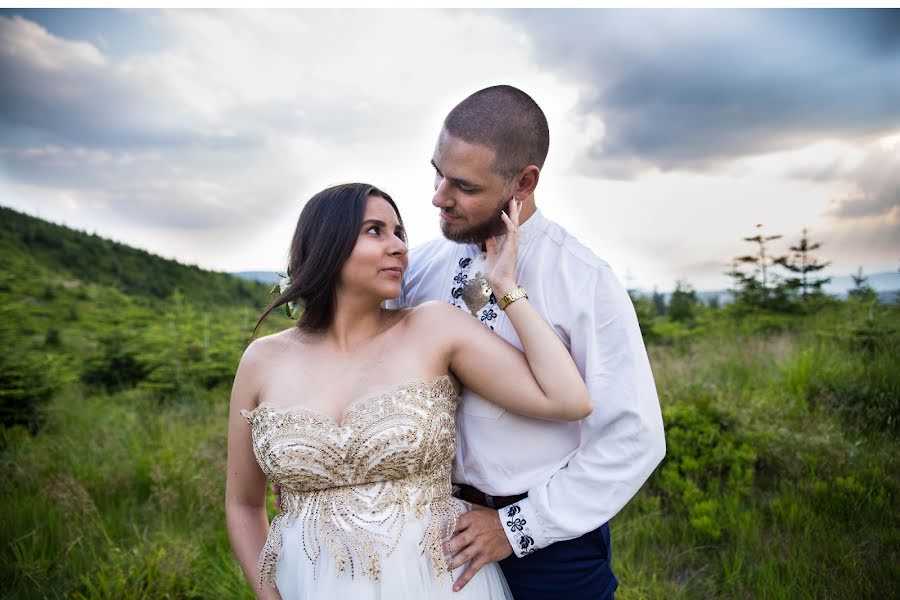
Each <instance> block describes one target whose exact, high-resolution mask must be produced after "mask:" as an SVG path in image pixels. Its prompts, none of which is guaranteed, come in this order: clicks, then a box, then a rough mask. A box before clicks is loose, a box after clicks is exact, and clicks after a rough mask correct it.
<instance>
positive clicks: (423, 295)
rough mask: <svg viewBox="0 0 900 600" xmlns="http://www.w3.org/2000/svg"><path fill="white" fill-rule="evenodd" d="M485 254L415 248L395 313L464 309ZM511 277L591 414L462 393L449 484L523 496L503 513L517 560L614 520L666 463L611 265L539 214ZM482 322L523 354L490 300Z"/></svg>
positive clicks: (470, 249)
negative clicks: (549, 414)
mask: <svg viewBox="0 0 900 600" xmlns="http://www.w3.org/2000/svg"><path fill="white" fill-rule="evenodd" d="M479 255H480V249H479V248H478V247H477V246H475V245H472V244H456V243H453V242H450V241H448V240H446V239H444V238H437V239H434V240H431V241H429V242H427V243H425V244H423V245H421V246H419V247H417V248H414V249H413V250H411V251H410V263H409V268H408V270H407V272H406V274H405V276H404V282H403V292H402V294H401V296H400V298H398V299H397V300H396V301H395V302H394V305H395V306H399V307H405V306H416V305H418V304H421V303H423V302H426V301H429V300H445V301H447V302H450V303H452V304H455V305H456V306H459V307H460V308H461V309H462V310H466V311H468V309H467V308H466V306H465V304H464V303H463V300H462V298H461V297H460V294H461V288H462V284H463V283H464V282H465V281H466V280H467V279H468V278H469V277H472V276H474V273H471V272H470V268H471V267H472V266H473V264H477V261H476V260H475V259H477V258H478V257H479ZM516 279H517V281H518V282H519V284H520V285H521V286H522V287H524V288H525V290H526V291H527V292H528V299H529V301H530V302H531V303H532V305H533V306H534V307H535V309H536V310H537V311H538V312H539V313H540V314H541V315H542V316H543V317H544V318H545V319H547V321H548V322H549V323H550V324H551V325H552V326H553V328H554V330H555V331H556V333H557V335H559V337H560V339H561V340H562V341H563V343H564V344H565V345H566V347H567V348H568V349H569V351H570V353H571V354H572V357H573V358H574V360H575V363H576V365H577V366H578V370H579V371H580V372H581V374H582V376H583V377H584V379H585V382H586V383H587V386H588V390H589V392H590V394H591V398H592V399H593V402H594V412H593V413H592V414H591V415H590V416H589V417H588V418H586V419H584V420H582V421H579V422H576V423H558V422H551V421H544V420H540V419H533V418H529V417H523V416H520V415H517V414H513V413H509V412H506V411H505V410H504V409H502V408H500V407H498V406H496V405H494V404H491V403H490V402H488V401H486V400H485V399H483V398H481V397H480V396H478V395H476V394H474V393H473V392H471V391H469V390H464V391H463V394H462V396H461V399H460V406H459V410H458V412H457V429H456V438H457V452H456V459H455V461H454V466H453V481H454V483H466V484H469V485H471V486H474V487H476V488H478V489H480V490H481V491H483V492H485V493H486V494H490V495H492V496H511V495H515V494H521V493H523V492H528V497H527V498H524V499H523V500H521V501H519V502H517V503H515V504H513V505H511V506H509V507H506V508H504V509H501V510H500V518H501V522H502V523H503V525H504V529H505V531H506V534H507V537H508V538H509V541H510V544H511V545H512V547H513V550H514V552H515V554H516V556H524V555H526V554H529V553H531V552H533V551H534V550H536V549H538V548H543V547H545V546H548V545H550V544H552V543H554V542H558V541H562V540H568V539H572V538H575V537H578V536H581V535H583V534H585V533H587V532H589V531H592V530H593V529H596V528H597V527H599V526H600V525H602V524H603V523H606V522H607V521H608V520H609V519H611V518H612V517H613V516H614V515H615V514H616V513H618V512H619V510H621V509H622V507H623V506H624V505H625V504H626V503H627V502H628V501H629V500H630V499H631V498H632V497H633V496H634V494H635V493H637V491H638V490H639V489H640V487H641V485H643V483H644V482H645V481H646V479H647V478H648V477H649V476H650V473H652V471H653V469H654V468H656V466H657V465H658V464H659V462H660V461H661V460H662V458H663V456H664V454H665V439H664V434H663V424H662V416H661V414H660V408H659V401H658V398H657V394H656V387H655V385H654V382H653V375H652V373H651V371H650V364H649V361H648V360H647V353H646V350H645V348H644V343H643V339H642V338H641V334H640V329H639V327H638V322H637V318H636V317H635V312H634V307H633V305H632V303H631V300H630V298H629V297H628V294H627V292H626V291H625V289H624V288H623V287H622V285H621V284H620V283H619V281H618V279H617V278H616V277H615V275H614V274H613V272H612V270H611V269H610V267H609V265H608V264H607V263H606V262H604V261H603V260H601V259H599V258H598V257H597V256H596V255H594V253H593V252H591V251H590V250H589V249H587V248H586V247H585V246H583V245H582V244H581V243H580V242H579V241H578V240H576V239H575V238H574V237H573V236H571V235H570V234H569V233H568V232H566V231H565V230H564V229H563V228H562V227H560V226H559V225H558V224H556V223H554V222H552V221H550V220H549V219H547V218H546V217H544V215H543V214H542V213H541V212H540V211H537V212H536V213H535V214H533V215H532V216H531V217H530V218H529V219H528V220H527V221H525V222H524V223H523V224H522V225H521V228H520V235H519V256H518V261H517V266H516ZM477 318H478V319H479V320H480V321H481V322H483V323H484V324H485V325H486V326H488V327H490V328H491V329H492V330H494V332H495V333H497V334H498V335H500V336H502V337H503V338H504V339H506V340H507V341H509V342H510V343H511V344H513V345H515V346H516V347H518V348H520V349H521V348H522V344H521V343H520V341H519V338H518V336H517V335H516V332H515V330H514V329H513V327H512V324H511V323H510V322H509V321H508V319H507V318H506V315H505V313H504V312H503V311H501V310H499V309H498V308H497V306H496V300H495V299H494V298H491V301H490V302H488V304H487V305H485V306H484V307H483V308H482V309H481V310H480V311H479V312H478V315H477Z"/></svg>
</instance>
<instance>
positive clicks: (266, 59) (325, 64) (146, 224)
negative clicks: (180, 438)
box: [0, 10, 900, 289]
mask: <svg viewBox="0 0 900 600" xmlns="http://www.w3.org/2000/svg"><path fill="white" fill-rule="evenodd" d="M148 18H149V17H148ZM152 18H153V19H154V20H155V21H156V25H157V26H158V27H159V28H160V29H162V30H164V31H165V32H166V36H167V39H168V40H169V42H168V46H167V47H166V48H165V49H164V50H162V51H156V50H154V51H153V52H149V51H147V52H143V53H137V52H132V53H121V54H119V55H116V56H120V58H116V57H114V56H113V55H112V54H109V53H107V50H106V49H105V48H101V47H99V46H94V45H91V44H89V43H87V42H80V41H78V42H76V41H72V40H67V39H63V38H60V37H58V36H55V35H53V34H51V33H48V32H47V31H46V30H44V29H43V28H42V27H40V26H39V25H36V24H35V23H31V22H28V21H25V20H22V19H17V18H13V19H10V18H6V17H0V33H2V34H3V35H2V40H0V76H2V79H3V82H4V85H3V86H0V88H2V89H0V106H2V107H3V115H2V117H0V133H2V134H3V137H2V140H3V141H2V142H0V145H2V147H0V202H2V203H4V204H8V205H12V206H15V207H18V208H22V209H25V210H27V211H28V212H31V213H35V212H39V213H40V215H41V216H42V217H44V218H50V219H51V220H63V221H65V222H67V223H70V224H72V225H74V226H76V227H79V228H82V229H87V230H89V231H97V232H99V233H100V234H102V235H107V236H110V237H113V238H115V239H118V240H120V241H125V242H126V243H131V244H135V245H138V246H140V247H143V248H146V249H149V250H151V251H153V252H157V253H160V254H162V255H164V256H177V257H178V258H179V259H180V260H182V261H184V262H188V263H196V264H200V265H202V266H206V267H210V268H216V269H220V270H255V269H259V268H272V269H276V268H281V267H283V260H284V255H285V251H286V249H287V245H288V243H289V240H290V237H291V232H292V230H293V227H294V224H295V221H296V218H297V215H298V214H299V210H300V207H301V204H302V201H303V200H304V199H306V198H308V197H310V196H311V195H312V194H313V193H315V192H316V191H318V190H320V189H322V188H323V187H325V186H327V185H330V184H333V183H336V182H340V181H351V180H356V181H369V182H371V183H373V184H375V185H378V186H379V187H382V188H384V189H385V190H386V191H387V192H389V193H391V194H392V195H393V196H394V198H395V199H396V200H397V202H398V204H399V206H400V209H401V211H402V213H403V215H404V218H405V220H406V222H407V226H408V229H409V230H410V238H411V242H412V243H413V245H415V244H417V243H420V242H422V241H424V240H426V239H428V238H431V237H433V236H434V235H437V234H438V228H437V215H436V212H435V209H434V208H433V207H432V206H431V204H430V200H431V195H432V188H431V185H432V170H431V167H430V166H429V163H428V161H429V159H430V157H431V153H432V150H433V144H434V141H435V138H436V135H437V132H438V129H439V127H440V122H441V120H442V118H443V117H444V115H445V114H446V113H447V111H449V110H450V109H451V108H452V107H453V106H454V105H455V104H456V103H457V102H458V101H460V100H461V99H462V98H464V97H465V96H466V95H468V94H469V93H471V92H473V91H475V90H477V89H479V88H482V87H485V86H488V85H492V84H496V83H500V82H504V83H510V84H512V85H516V86H518V87H521V88H522V89H524V90H526V91H527V92H528V93H530V94H531V95H532V96H533V97H534V98H535V99H536V100H537V102H538V103H539V104H540V105H541V106H542V107H543V109H544V111H545V112H546V114H547V116H548V119H549V121H550V131H551V149H550V156H549V158H548V161H547V164H546V168H545V170H544V173H543V174H542V179H541V185H540V188H539V191H538V203H539V206H540V207H541V208H542V210H544V212H545V213H547V214H548V216H550V217H551V218H554V219H556V220H558V221H559V222H560V223H562V224H563V225H564V226H566V227H567V228H569V229H570V230H571V231H572V232H573V233H575V234H576V235H577V236H578V237H579V238H581V239H582V240H583V241H584V242H585V243H587V244H588V245H589V246H590V247H592V248H593V249H595V250H596V251H597V252H598V253H599V254H600V255H601V256H602V257H604V258H606V259H607V260H609V261H610V263H611V264H612V265H613V266H614V268H616V270H617V272H618V273H619V274H620V275H621V276H622V277H623V278H624V277H625V276H626V274H629V273H630V274H631V276H632V277H633V280H632V281H631V282H630V283H633V284H634V285H641V286H644V287H652V286H653V285H658V286H659V287H660V288H661V289H666V288H669V287H671V286H673V285H674V281H675V280H676V279H679V278H688V279H690V280H691V281H692V282H694V283H695V287H698V288H701V289H702V288H705V287H722V286H723V285H724V283H726V282H725V278H724V277H723V276H722V275H721V271H723V270H724V265H725V264H726V263H727V261H728V260H729V259H730V258H731V257H732V256H734V255H736V254H739V253H741V252H743V250H744V248H743V247H742V242H741V241H740V238H741V236H743V235H745V234H747V233H749V232H751V231H752V227H753V225H754V224H755V223H757V222H762V223H766V225H767V227H768V228H769V229H770V230H771V231H773V232H778V233H784V234H785V235H786V236H788V237H789V236H791V235H792V234H793V233H797V234H798V235H799V231H800V230H801V229H802V227H804V226H810V227H811V228H812V229H813V232H814V233H816V232H819V231H821V232H823V233H828V236H829V237H828V240H829V241H828V245H826V246H825V248H823V250H824V251H825V253H826V254H828V253H829V252H830V251H831V249H832V248H834V249H835V251H837V250H838V249H840V251H841V253H842V254H845V255H846V256H853V257H854V258H853V260H854V261H855V260H857V259H858V260H859V262H858V263H855V264H864V265H868V264H869V263H868V262H866V260H864V259H865V257H881V258H877V260H879V261H882V262H884V259H883V257H884V256H887V255H888V253H889V252H893V250H892V248H895V247H896V234H895V233H894V234H891V232H890V231H887V232H885V230H884V228H883V227H882V228H881V229H878V228H877V227H876V226H875V225H871V224H868V225H866V227H870V228H871V227H875V229H877V230H878V231H879V232H881V233H877V234H871V231H870V230H868V229H867V230H866V232H867V235H868V236H869V237H868V238H866V239H865V240H864V241H860V240H859V239H858V238H857V237H855V236H853V235H849V234H848V235H844V233H843V232H845V230H846V227H847V225H846V223H847V219H846V218H845V216H846V215H843V214H841V215H838V214H836V213H834V214H831V216H827V215H826V213H827V212H828V210H829V207H830V206H831V205H830V204H829V203H830V202H831V201H832V200H833V199H834V198H841V197H844V198H846V197H851V196H853V195H854V194H855V195H856V196H860V195H864V194H868V195H869V196H871V197H883V196H878V195H877V194H875V191H876V187H875V186H876V183H877V181H881V180H880V179H878V178H877V177H872V170H871V169H869V170H868V171H866V170H865V169H866V168H864V167H863V166H862V165H865V164H870V166H871V165H896V162H890V161H889V160H888V159H887V158H886V157H885V156H881V155H879V156H881V158H879V159H878V160H876V159H875V158H869V159H865V157H866V156H875V154H873V152H874V151H873V150H872V149H871V148H870V145H871V143H872V142H871V140H859V139H839V138H831V139H830V140H817V141H814V142H812V143H810V144H807V145H803V146H801V147H796V148H793V149H791V150H787V151H783V152H779V153H772V154H765V155H759V156H749V157H744V158H741V159H738V160H730V161H724V162H722V164H721V165H720V166H719V167H718V168H717V169H713V170H710V171H708V172H706V173H703V174H696V173H688V172H684V171H667V172H660V171H656V170H652V169H651V170H648V171H646V172H645V173H644V174H643V175H641V176H640V177H638V178H636V179H634V180H632V181H610V180H606V179H602V178H599V177H596V174H591V176H585V174H584V168H585V167H586V166H589V164H590V162H589V161H588V162H587V163H585V162H584V161H583V158H582V157H584V156H585V155H586V153H587V152H588V150H589V149H590V148H591V147H593V146H595V145H596V142H597V140H598V139H600V138H601V137H602V136H603V135H605V134H606V132H607V125H608V123H606V122H605V121H604V120H603V119H602V118H601V116H600V115H597V114H594V113H591V112H587V113H586V112H583V111H581V110H579V107H580V106H582V104H580V103H581V102H582V101H583V99H584V98H583V97H582V96H581V95H580V94H581V92H582V91H583V90H584V89H586V87H589V86H588V84H591V83H597V82H596V81H593V82H588V81H585V80H584V79H578V78H577V77H573V75H572V73H571V72H567V73H565V74H564V73H563V71H562V70H554V69H553V67H552V66H548V65H547V64H546V63H539V61H537V60H536V57H538V56H539V55H540V53H541V52H542V51H543V50H542V48H541V47H540V46H538V45H536V44H537V42H536V41H535V40H534V38H533V37H532V33H533V32H532V31H531V30H529V29H527V28H526V26H525V25H523V23H522V22H521V21H519V20H508V19H507V15H506V13H503V12H496V13H490V14H483V13H477V12H470V11H455V12H448V11H240V12H230V11H184V10H177V11H165V12H162V13H154V14H153V15H152ZM625 33H627V32H625ZM623 35H624V33H623ZM626 37H627V36H626ZM94 39H96V38H94ZM725 41H727V40H724V41H723V40H722V39H719V40H718V41H717V42H716V43H724V42H725ZM619 42H621V43H619ZM619 42H617V44H618V45H614V47H616V48H619V49H620V50H623V49H627V44H632V43H633V44H634V46H633V48H631V49H630V50H629V51H628V52H624V50H623V53H622V54H621V56H620V59H621V60H623V61H625V59H629V60H631V59H633V57H634V56H638V57H640V56H642V54H641V53H642V52H644V53H646V52H649V51H650V50H652V49H653V48H654V45H653V43H651V40H647V39H644V38H640V37H638V38H635V39H630V38H629V39H628V40H625V41H622V40H619ZM623 44H625V45H623ZM121 57H124V58H121ZM604 60H605V61H607V62H608V61H615V60H617V59H616V56H605V57H604ZM627 68H628V65H627V64H625V63H624V62H623V64H622V65H620V69H622V70H627ZM609 125H610V126H612V125H613V124H609ZM885 152H887V151H885ZM866 160H868V161H869V162H868V163H867V162H866ZM606 164H607V165H608V164H610V163H609V161H607V162H606ZM626 166H627V165H626ZM892 168H893V167H892ZM628 170H629V171H633V169H628ZM895 170H896V171H900V169H895ZM893 181H895V180H894V179H890V178H889V179H886V180H885V183H884V184H883V185H884V186H887V188H889V187H890V185H893V184H891V183H890V182H893ZM889 184H890V185H889ZM879 185H881V184H879ZM864 186H869V187H864ZM887 188H886V189H887ZM879 189H880V188H879ZM873 194H874V195H873ZM855 206H857V207H861V206H862V205H855ZM844 208H845V209H846V206H845V207H844ZM846 210H849V209H846ZM846 210H845V212H846ZM866 223H868V221H867V222H866ZM859 226H860V227H862V226H863V221H859ZM895 231H896V230H895ZM841 236H843V237H841ZM831 240H835V241H834V242H832V241H831ZM837 240H842V241H840V244H839V243H838V241H837ZM892 244H893V245H892ZM872 260H876V259H875V258H873V259H872ZM719 263H721V264H722V267H721V268H719V267H717V266H716V265H718V264H719ZM878 264H882V263H881V262H879V263H878ZM869 270H870V269H869V268H867V271H869Z"/></svg>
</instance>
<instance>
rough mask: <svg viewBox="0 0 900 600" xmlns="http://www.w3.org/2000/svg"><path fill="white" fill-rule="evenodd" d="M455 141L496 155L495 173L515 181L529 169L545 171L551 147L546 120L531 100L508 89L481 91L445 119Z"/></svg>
mask: <svg viewBox="0 0 900 600" xmlns="http://www.w3.org/2000/svg"><path fill="white" fill-rule="evenodd" d="M444 129H445V130H446V131H447V133H449V134H450V135H452V136H453V137H455V138H459V139H461V140H463V141H465V142H468V143H470V144H478V145H481V146H486V147H488V148H490V149H491V150H493V151H494V153H495V158H494V164H493V165H492V167H491V168H492V170H493V171H494V172H495V173H498V174H500V175H502V176H503V177H504V178H506V179H512V178H513V177H515V176H516V175H517V174H518V173H519V171H521V170H522V169H523V168H525V167H527V166H528V165H535V166H536V167H538V168H539V169H540V168H543V166H544V160H545V159H546V158H547V150H548V148H549V146H550V129H549V127H548V126H547V117H545V116H544V111H542V110H541V107H540V106H538V105H537V103H536V102H535V101H534V100H532V98H531V96H529V95H528V94H526V93H525V92H523V91H522V90H519V89H516V88H514V87H512V86H509V85H495V86H493V87H489V88H485V89H483V90H479V91H477V92H475V93H474V94H472V95H471V96H469V97H468V98H466V99H465V100H463V101H462V102H460V103H459V104H457V105H456V107H455V108H454V109H453V110H451V111H450V114H448V115H447V118H446V119H444Z"/></svg>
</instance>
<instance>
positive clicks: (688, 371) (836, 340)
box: [0, 232, 900, 600]
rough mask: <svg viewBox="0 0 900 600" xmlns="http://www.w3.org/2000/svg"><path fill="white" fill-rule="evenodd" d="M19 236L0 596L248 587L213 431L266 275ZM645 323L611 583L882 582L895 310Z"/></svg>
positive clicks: (792, 593)
mask: <svg viewBox="0 0 900 600" xmlns="http://www.w3.org/2000/svg"><path fill="white" fill-rule="evenodd" d="M0 233H2V232H0ZM45 237H46V236H45ZM72 239H73V240H74V241H72V243H73V244H77V243H91V244H93V243H94V242H93V241H90V242H86V241H84V240H83V239H81V238H77V236H76V237H75V238H72ZM79 240H81V241H79ZM15 243H18V242H16V241H15V240H13V241H10V239H6V238H3V236H2V235H0V250H4V251H3V252H0V263H2V264H0V266H3V270H2V271H0V274H2V277H0V307H2V308H0V343H2V344H3V346H4V348H5V349H6V352H5V353H4V354H3V355H0V356H2V358H0V400H2V403H0V417H2V419H3V420H2V423H3V425H2V426H0V515H2V519H0V596H2V597H4V598H110V599H113V598H115V599H123V598H128V599H130V598H240V597H246V598H252V597H253V594H252V591H251V590H250V588H249V586H248V585H247V584H246V583H245V582H244V581H243V577H242V575H241V573H240V571H239V569H238V567H237V565H236V563H235V561H234V560H233V558H232V556H231V551H230V548H229V545H228V540H227V536H226V532H225V525H224V514H223V495H224V465H225V431H226V413H227V402H228V395H229V386H230V383H231V377H232V375H233V371H234V368H235V365H236V363H237V360H238V358H239V357H240V354H241V352H242V350H243V347H244V345H245V344H246V342H247V338H248V336H249V332H250V329H251V328H252V325H253V322H254V320H255V318H254V317H255V314H256V312H257V310H258V308H259V307H260V306H261V305H262V304H263V303H264V302H265V300H266V290H265V289H264V288H263V287H262V286H256V287H254V286H248V284H247V283H246V282H237V281H236V280H235V281H234V282H232V281H231V280H229V279H227V278H223V277H224V276H221V275H215V276H212V277H210V278H208V279H204V277H203V276H201V275H198V274H197V273H195V272H193V271H190V272H189V276H190V281H194V282H196V281H200V282H201V284H202V286H201V287H203V290H202V293H197V294H195V293H194V292H193V291H192V289H193V288H192V287H191V285H188V284H187V283H186V280H185V279H180V275H179V273H180V271H179V270H178V269H176V268H175V267H173V266H171V265H167V264H163V263H158V264H156V266H155V267H154V269H155V270H156V271H159V272H166V273H169V274H170V279H169V280H168V281H169V284H168V285H170V286H171V288H172V289H170V290H169V291H166V290H162V291H159V290H157V289H153V290H149V291H148V290H143V289H142V288H141V286H139V285H137V284H135V285H134V286H133V287H131V288H129V287H128V285H127V282H126V283H125V284H122V285H113V283H111V281H112V280H110V279H108V278H96V279H93V280H92V277H91V272H90V270H86V271H84V272H82V273H80V274H76V273H72V272H69V271H65V269H64V264H63V263H61V262H57V263H53V262H52V260H55V259H52V257H49V258H48V257H46V256H45V257H44V258H40V257H41V255H40V253H30V254H24V253H22V252H19V253H18V254H17V253H16V252H15V250H16V246H15ZM10 248H12V250H10ZM75 250H78V249H77V248H75ZM107 250H109V252H107V253H106V254H103V252H105V250H104V249H103V248H100V249H99V250H98V249H95V250H94V252H95V255H96V256H98V257H99V258H98V260H101V259H102V261H106V262H108V263H110V264H112V265H113V267H110V268H112V269H113V270H115V269H122V268H123V267H121V266H118V267H116V266H115V265H116V264H117V263H116V262H115V260H116V258H115V257H116V254H115V249H112V250H110V249H109V248H107ZM130 260H138V259H136V258H134V257H132V258H131V259H130ZM141 260H143V259H141ZM154 260H155V259H154ZM102 261H101V262H102ZM134 264H137V266H131V267H129V268H140V265H139V264H138V263H134ZM84 268H85V269H87V267H84ZM107 270H108V269H107ZM105 272H106V271H104V273H105ZM104 277H107V276H106V275H104ZM134 281H139V280H138V279H135V280H134ZM192 285H193V284H192ZM229 286H234V287H233V288H232V287H229ZM211 290H212V291H211ZM213 292H214V293H213ZM287 325H288V321H287V320H286V319H285V318H284V317H283V316H276V318H273V319H271V320H270V323H269V324H268V325H267V329H266V331H268V332H271V331H274V330H276V329H279V328H283V327H285V326H287ZM642 325H643V326H644V328H645V330H646V335H647V339H648V351H649V354H650V358H651V362H652V365H653V371H654V374H655V377H656V383H657V388H658V390H659V394H660V400H661V403H662V406H663V414H664V421H665V424H666V430H667V446H668V453H667V456H666V459H665V461H664V462H663V463H662V465H661V466H660V467H659V468H658V469H657V471H656V472H655V473H654V474H653V476H652V477H651V478H650V480H649V481H648V483H647V484H646V485H645V486H644V488H643V489H642V490H641V492H640V493H639V494H638V496H637V497H636V498H635V499H634V500H633V501H632V502H631V503H630V504H629V505H628V506H627V507H626V509H625V510H624V511H623V512H622V513H621V514H620V515H618V516H617V517H616V518H615V519H614V520H613V522H612V524H611V527H612V536H613V553H614V568H615V570H616V572H617V574H618V576H619V578H620V580H621V587H620V590H619V597H620V598H623V599H625V600H632V599H639V598H754V599H756V598H894V597H900V533H898V532H900V502H898V491H900V489H898V488H900V446H898V444H897V433H898V429H900V427H898V425H900V368H898V366H900V364H898V363H900V331H898V327H900V306H898V305H897V304H893V305H889V306H884V305H876V304H873V303H872V302H862V301H846V302H837V301H834V302H826V303H825V304H824V305H823V306H822V307H821V308H820V310H818V311H815V312H811V313H809V314H805V313H797V314H792V315H784V314H771V313H759V312H757V313H753V312H739V311H737V310H734V307H725V308H722V309H716V310H713V309H707V308H704V307H697V314H696V318H695V319H694V321H693V322H692V323H691V325H689V326H688V325H685V324H683V323H678V322H671V321H668V320H667V319H666V317H656V318H654V319H652V320H651V321H650V322H644V323H642ZM272 508H273V507H272Z"/></svg>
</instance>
